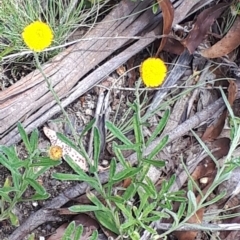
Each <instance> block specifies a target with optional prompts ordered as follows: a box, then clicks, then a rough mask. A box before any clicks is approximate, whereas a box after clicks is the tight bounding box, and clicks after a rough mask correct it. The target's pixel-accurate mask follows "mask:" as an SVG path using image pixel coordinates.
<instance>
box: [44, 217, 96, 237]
mask: <svg viewBox="0 0 240 240" xmlns="http://www.w3.org/2000/svg"><path fill="white" fill-rule="evenodd" d="M72 221H75V224H76V226H78V225H80V224H81V225H83V227H84V228H83V234H82V236H81V238H80V239H79V240H85V239H89V237H90V236H91V234H92V232H93V231H94V230H95V229H98V227H99V224H98V223H97V221H96V220H94V219H93V218H91V217H90V216H88V215H86V214H83V213H82V214H79V215H77V216H76V217H74V218H73V220H72ZM69 224H70V223H64V224H62V225H61V226H60V227H59V228H58V229H57V230H56V232H55V233H54V234H53V235H51V236H50V237H49V238H48V240H59V239H62V237H63V235H64V232H65V230H66V228H67V227H68V225H69Z"/></svg>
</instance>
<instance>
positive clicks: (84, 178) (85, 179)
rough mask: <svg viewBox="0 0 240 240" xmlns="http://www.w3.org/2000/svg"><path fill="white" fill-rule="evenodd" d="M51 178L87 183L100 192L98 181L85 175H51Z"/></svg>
mask: <svg viewBox="0 0 240 240" xmlns="http://www.w3.org/2000/svg"><path fill="white" fill-rule="evenodd" d="M52 177H53V178H55V179H59V180H61V181H69V180H71V181H82V182H87V183H88V184H89V185H90V186H91V187H93V188H94V189H96V190H97V191H100V188H99V184H98V181H97V180H96V179H95V178H92V177H89V176H88V175H87V174H85V175H84V174H81V175H76V174H67V173H53V174H52Z"/></svg>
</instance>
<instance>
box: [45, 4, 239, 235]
mask: <svg viewBox="0 0 240 240" xmlns="http://www.w3.org/2000/svg"><path fill="white" fill-rule="evenodd" d="M159 5H160V6H161V7H162V10H163V18H164V25H163V26H164V27H163V28H164V29H163V33H164V34H165V35H169V34H170V31H171V27H169V26H170V23H171V24H172V21H173V16H174V11H173V9H172V6H171V2H170V1H159ZM227 7H228V4H225V3H223V4H217V5H215V6H212V7H210V8H209V9H206V10H204V11H202V13H200V14H199V15H198V17H197V21H196V22H195V25H194V28H193V29H192V31H191V32H190V34H189V35H188V37H187V38H186V39H185V40H183V41H182V44H183V45H184V46H185V47H186V48H187V49H188V50H189V52H190V53H194V51H195V50H196V49H197V47H198V46H199V45H200V43H201V42H202V41H203V39H204V38H205V37H206V36H207V32H208V31H209V29H210V27H211V26H212V24H213V22H214V21H215V20H216V19H217V18H218V17H219V16H220V15H221V13H222V12H223V11H224V10H225V9H226V8H227ZM231 30H232V29H230V30H229V32H230V31H231ZM227 34H228V33H227ZM227 34H226V36H227ZM226 36H225V37H226ZM235 38H236V37H235ZM166 39H167V38H166V37H164V38H163V39H162V41H161V44H160V46H159V49H158V52H161V51H162V49H165V50H166V45H167V44H166ZM220 41H221V40H220ZM220 41H219V42H220ZM233 45H234V44H233ZM237 46H238V45H237ZM237 46H236V47H237ZM236 47H235V48H236ZM235 48H234V49H235ZM229 49H230V48H228V51H229ZM206 51H207V49H206ZM231 51H232V50H231ZM231 51H230V52H231ZM228 53H229V52H228ZM228 53H226V54H228ZM224 55H225V54H224ZM131 82H133V80H131ZM228 91H229V93H228V100H229V103H230V105H232V103H233V102H234V100H235V98H236V86H235V84H234V82H232V81H229V89H228ZM225 120H226V115H225V116H224V117H223V119H221V120H219V121H220V122H221V124H220V125H221V127H219V126H215V129H217V131H218V132H217V133H214V130H211V131H210V132H211V134H210V136H208V137H206V138H202V139H203V140H204V141H205V142H207V141H209V140H210V141H212V142H211V144H212V145H213V149H215V151H214V153H213V154H217V156H216V157H217V158H221V157H223V156H225V155H226V154H227V152H228V150H229V139H227V140H225V139H217V140H216V138H217V137H218V136H219V134H220V133H219V132H221V131H220V130H222V122H223V121H224V122H225ZM45 131H46V128H45ZM47 131H49V130H47ZM50 131H51V130H50ZM55 134H56V132H54V141H58V140H57V139H55ZM47 136H48V137H49V135H47ZM191 137H192V136H191V134H188V135H185V136H184V138H181V139H180V141H182V142H184V144H182V145H183V147H182V148H179V149H180V151H179V152H178V154H179V155H180V154H182V153H184V151H185V150H186V149H184V148H188V151H190V152H191V149H192V144H196V142H195V141H194V140H190V139H191ZM186 139H188V141H186ZM50 140H52V141H53V136H51V137H50ZM186 142H187V144H186ZM54 143H55V142H54ZM57 143H58V144H60V145H61V146H62V147H63V148H65V147H66V146H65V145H64V144H63V142H57ZM180 144H181V143H180V142H179V145H180ZM216 149H217V150H216ZM71 152H72V148H68V150H67V151H66V152H65V153H66V154H70V155H71V156H72V158H73V160H74V159H75V157H76V156H77V158H80V159H81V160H84V161H85V159H84V158H83V157H82V156H81V155H78V154H79V153H78V154H77V155H76V152H74V154H72V153H71ZM170 152H171V150H170ZM75 155H76V156H75ZM176 156H177V155H176ZM185 157H186V155H185ZM176 158H178V156H177V157H176ZM76 162H79V161H78V160H76ZM175 164H176V163H175ZM83 165H84V166H83V170H84V171H87V170H88V169H87V168H86V166H85V162H84V164H83ZM168 174H169V172H167V173H166V176H165V177H168V176H167V175H168ZM214 174H215V165H214V164H212V161H211V160H210V159H208V161H207V160H206V159H205V160H204V161H202V162H201V163H200V164H199V165H198V167H197V168H196V170H195V171H194V172H193V174H192V175H191V176H192V177H193V179H195V180H196V181H198V180H200V179H202V178H204V177H206V176H207V177H209V175H212V176H213V175H214ZM210 181H211V180H210ZM198 184H199V185H200V187H202V188H203V190H202V191H203V192H205V191H206V189H207V186H203V185H201V182H199V183H198ZM195 195H196V199H197V202H199V201H200V200H201V196H200V195H197V192H195ZM205 210H206V209H205V208H201V209H200V210H198V211H197V213H196V215H194V216H193V217H192V218H191V219H190V220H189V222H191V223H200V222H202V219H203V215H204V211H205ZM66 226H67V225H65V226H63V227H62V228H63V230H64V229H65V228H66ZM178 234H180V235H178V237H179V239H180V240H184V239H188V240H192V239H194V238H195V237H196V232H195V231H188V232H185V233H178Z"/></svg>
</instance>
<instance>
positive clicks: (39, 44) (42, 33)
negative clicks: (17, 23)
mask: <svg viewBox="0 0 240 240" xmlns="http://www.w3.org/2000/svg"><path fill="white" fill-rule="evenodd" d="M22 38H23V41H24V42H25V44H26V45H27V46H28V48H29V49H31V50H33V51H35V52H41V51H43V50H44V49H45V48H47V47H49V46H50V45H51V43H52V40H53V32H52V30H51V28H50V27H49V26H48V25H47V24H46V23H44V22H41V21H35V22H33V23H31V24H29V25H28V26H26V27H25V28H24V29H23V32H22Z"/></svg>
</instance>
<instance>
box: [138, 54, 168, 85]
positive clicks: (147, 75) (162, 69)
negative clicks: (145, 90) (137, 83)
mask: <svg viewBox="0 0 240 240" xmlns="http://www.w3.org/2000/svg"><path fill="white" fill-rule="evenodd" d="M140 74H141V78H142V80H143V82H144V84H145V85H146V86H147V87H158V86H160V85H162V83H163V82H164V79H165V77H166V74H167V67H166V65H165V63H164V62H163V61H162V60H161V59H160V58H147V59H146V60H145V61H143V62H142V64H141V66H140Z"/></svg>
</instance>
